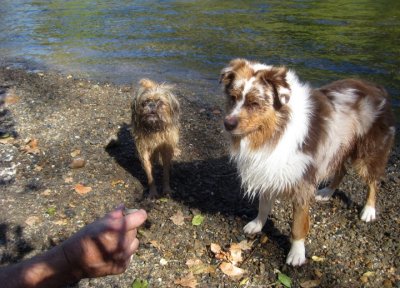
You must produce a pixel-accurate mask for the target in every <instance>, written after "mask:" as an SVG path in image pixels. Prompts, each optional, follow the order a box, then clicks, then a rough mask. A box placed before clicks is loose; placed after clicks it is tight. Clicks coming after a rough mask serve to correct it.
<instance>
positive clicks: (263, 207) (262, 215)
mask: <svg viewBox="0 0 400 288" xmlns="http://www.w3.org/2000/svg"><path fill="white" fill-rule="evenodd" d="M274 203H275V197H267V196H265V195H263V194H260V197H259V199H258V214H257V217H256V218H255V219H254V220H252V221H250V222H249V223H247V225H246V226H244V228H243V230H244V232H245V233H247V234H255V233H258V232H260V231H261V230H262V228H263V227H264V225H265V222H267V219H268V215H269V214H270V213H271V211H272V206H273V205H274Z"/></svg>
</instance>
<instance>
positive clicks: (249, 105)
mask: <svg viewBox="0 0 400 288" xmlns="http://www.w3.org/2000/svg"><path fill="white" fill-rule="evenodd" d="M246 106H247V107H249V108H250V109H257V108H259V107H260V103H258V102H256V101H252V102H248V103H246Z"/></svg>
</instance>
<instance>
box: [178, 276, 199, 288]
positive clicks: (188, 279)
mask: <svg viewBox="0 0 400 288" xmlns="http://www.w3.org/2000/svg"><path fill="white" fill-rule="evenodd" d="M174 284H176V285H180V286H182V287H190V288H195V287H196V286H197V285H198V283H197V280H196V278H195V277H194V275H193V273H189V274H188V275H186V276H185V277H182V278H180V279H178V280H175V281H174Z"/></svg>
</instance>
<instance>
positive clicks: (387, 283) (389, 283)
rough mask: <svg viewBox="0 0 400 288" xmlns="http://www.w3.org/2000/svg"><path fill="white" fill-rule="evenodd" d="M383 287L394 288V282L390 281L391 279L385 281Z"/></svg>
mask: <svg viewBox="0 0 400 288" xmlns="http://www.w3.org/2000/svg"><path fill="white" fill-rule="evenodd" d="M383 287H385V288H392V287H393V283H392V281H390V280H389V279H386V280H385V281H383Z"/></svg>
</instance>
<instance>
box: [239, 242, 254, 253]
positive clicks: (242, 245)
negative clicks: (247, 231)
mask: <svg viewBox="0 0 400 288" xmlns="http://www.w3.org/2000/svg"><path fill="white" fill-rule="evenodd" d="M253 243H254V241H251V242H249V241H247V240H242V241H240V243H239V246H240V248H242V250H243V251H246V250H251V248H252V247H253Z"/></svg>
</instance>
